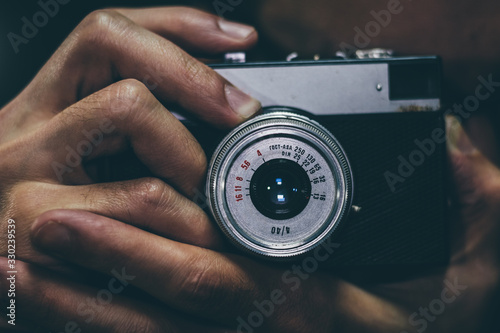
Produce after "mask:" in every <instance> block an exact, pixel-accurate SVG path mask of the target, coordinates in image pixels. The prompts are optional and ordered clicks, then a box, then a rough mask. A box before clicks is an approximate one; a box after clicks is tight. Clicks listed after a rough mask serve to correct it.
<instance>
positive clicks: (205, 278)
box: [176, 257, 226, 307]
mask: <svg viewBox="0 0 500 333" xmlns="http://www.w3.org/2000/svg"><path fill="white" fill-rule="evenodd" d="M189 265H190V266H191V267H192V269H190V271H189V273H188V275H187V276H185V277H184V279H183V281H182V284H181V286H180V288H178V291H177V295H176V298H177V299H178V300H179V301H181V302H185V303H186V304H188V305H189V304H199V305H200V306H201V305H203V304H206V305H207V306H211V307H213V305H214V304H217V299H218V300H221V299H222V298H223V297H222V295H223V294H225V293H226V290H225V288H223V286H222V278H221V276H220V272H219V271H218V270H217V269H216V268H217V265H214V263H213V262H210V261H209V260H206V259H205V258H202V259H200V258H198V257H197V258H193V260H191V262H190V263H189Z"/></svg>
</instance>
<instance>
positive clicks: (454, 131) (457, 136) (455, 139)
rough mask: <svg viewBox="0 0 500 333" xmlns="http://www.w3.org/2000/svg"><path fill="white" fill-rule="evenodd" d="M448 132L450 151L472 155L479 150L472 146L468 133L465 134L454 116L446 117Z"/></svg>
mask: <svg viewBox="0 0 500 333" xmlns="http://www.w3.org/2000/svg"><path fill="white" fill-rule="evenodd" d="M446 131H447V142H448V149H449V150H450V151H459V152H461V153H463V154H472V153H473V152H475V151H476V150H477V149H476V147H474V146H473V145H472V142H471V141H470V139H469V137H468V136H467V133H465V131H464V128H463V127H462V124H461V123H460V121H458V119H457V118H456V117H454V116H450V115H448V116H446Z"/></svg>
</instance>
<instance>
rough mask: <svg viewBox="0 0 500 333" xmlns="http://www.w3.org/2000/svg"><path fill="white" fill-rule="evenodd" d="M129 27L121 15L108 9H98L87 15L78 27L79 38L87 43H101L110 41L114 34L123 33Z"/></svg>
mask: <svg viewBox="0 0 500 333" xmlns="http://www.w3.org/2000/svg"><path fill="white" fill-rule="evenodd" d="M128 26H129V22H128V20H126V19H125V18H124V17H123V16H122V15H121V14H119V13H118V12H116V11H114V10H110V9H99V10H96V11H93V12H92V13H90V14H89V15H87V16H86V17H85V18H84V19H83V21H82V22H81V23H80V25H79V26H78V29H77V32H78V36H80V38H83V39H84V40H86V41H87V42H91V43H101V42H105V41H108V40H111V39H112V38H113V36H115V34H114V32H120V31H123V29H126V28H127V27H128Z"/></svg>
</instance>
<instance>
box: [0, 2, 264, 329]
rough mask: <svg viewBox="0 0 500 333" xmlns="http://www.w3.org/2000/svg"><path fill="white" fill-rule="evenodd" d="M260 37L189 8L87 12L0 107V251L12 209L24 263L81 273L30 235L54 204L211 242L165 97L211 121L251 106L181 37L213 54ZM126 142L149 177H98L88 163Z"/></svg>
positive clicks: (194, 169)
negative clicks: (99, 181)
mask: <svg viewBox="0 0 500 333" xmlns="http://www.w3.org/2000/svg"><path fill="white" fill-rule="evenodd" d="M256 40H257V34H256V32H255V30H254V29H253V28H251V27H247V26H243V25H240V24H236V23H230V22H228V21H224V20H221V19H220V18H217V17H215V16H212V15H209V14H206V13H203V12H200V11H197V10H194V9H188V8H175V7H173V8H155V9H142V10H130V9H118V10H103V11H97V12H94V13H92V14H90V15H89V16H88V17H87V18H85V19H84V20H83V22H82V23H81V24H80V25H79V26H78V27H77V28H76V29H75V30H74V31H73V33H72V34H71V35H70V36H69V37H68V38H67V40H66V41H65V42H64V43H63V44H62V45H61V47H60V48H59V49H58V50H57V51H56V52H55V54H54V55H53V57H52V58H51V59H50V60H49V61H48V62H47V64H46V65H45V66H44V67H43V68H42V69H41V70H40V72H39V73H38V75H37V76H36V77H35V78H34V80H33V81H32V82H31V83H30V84H29V85H28V86H27V87H26V89H24V90H23V91H22V92H21V93H20V95H19V96H18V97H17V98H15V99H14V100H13V101H12V102H11V103H9V104H8V105H7V106H5V107H4V108H3V109H2V110H1V111H0V156H2V157H1V159H0V184H1V187H0V237H1V239H2V241H0V255H2V256H3V257H7V250H8V244H7V230H8V220H9V219H13V220H15V222H16V230H15V232H16V245H17V246H16V259H17V260H19V261H18V263H19V264H20V265H22V264H21V263H20V261H24V262H25V263H31V264H38V265H41V266H43V267H45V268H52V269H57V270H58V271H64V272H66V273H68V274H69V273H71V274H72V275H73V276H76V277H79V278H80V279H81V278H82V276H81V272H75V270H74V268H73V267H68V266H67V265H66V264H65V263H63V262H61V261H60V260H54V259H53V258H51V257H49V256H47V255H44V254H42V253H40V252H39V251H37V250H36V249H34V248H33V246H32V245H31V241H30V234H29V233H30V227H31V225H32V223H33V221H34V220H35V218H36V217H37V216H38V215H40V214H41V213H43V212H45V211H48V210H53V209H82V210H86V211H90V212H94V213H96V214H101V215H103V216H110V217H113V218H116V219H120V220H122V221H129V222H131V221H134V223H136V224H137V225H138V226H141V227H142V228H148V229H149V230H151V231H152V232H155V233H157V234H159V235H163V236H167V237H170V238H172V239H177V240H179V241H185V242H194V243H196V244H198V245H199V246H208V245H210V244H213V243H216V242H217V241H218V234H215V233H211V232H212V230H211V229H205V230H204V229H202V227H203V226H204V225H205V224H207V223H208V217H207V216H206V215H205V214H204V213H203V211H202V210H201V209H200V208H199V207H198V206H196V205H195V204H194V203H193V202H191V201H190V200H188V199H187V197H189V196H191V195H192V194H193V190H194V189H195V188H196V187H197V186H198V184H199V183H200V181H201V180H202V179H203V178H204V176H205V168H206V157H205V155H204V153H203V151H202V149H201V147H200V146H199V144H198V143H197V142H196V140H195V139H194V138H193V137H192V135H191V134H190V133H189V132H188V131H187V130H186V129H185V128H184V126H182V125H181V123H180V122H179V121H178V120H177V119H176V118H175V117H174V116H173V115H172V114H171V113H170V112H168V111H167V109H166V108H165V107H164V106H163V104H168V105H176V106H177V107H179V108H181V109H182V110H184V111H185V112H186V114H187V115H188V116H191V117H196V118H198V119H200V120H201V121H204V122H207V123H210V124H212V125H215V126H219V127H232V126H234V125H236V124H238V123H240V122H241V121H243V120H245V119H246V118H248V117H250V116H251V115H252V114H253V113H254V112H256V111H258V110H259V108H260V104H259V103H258V102H257V101H255V100H254V99H252V98H251V97H249V96H247V95H245V94H243V93H241V92H239V90H238V89H237V88H235V87H233V86H232V85H231V84H230V83H229V82H227V81H226V80H225V79H223V78H222V77H220V76H219V75H218V74H216V73H215V72H214V71H213V70H211V69H210V68H208V67H207V66H205V65H204V64H202V63H201V62H199V61H198V60H196V59H195V58H193V57H191V56H190V55H188V53H186V51H184V50H183V49H181V47H182V48H184V49H185V50H187V51H190V52H195V53H198V54H214V53H220V52H225V51H230V50H241V49H245V48H248V47H251V46H252V45H253V44H254V43H255V42H256ZM174 42H175V43H176V44H174ZM160 101H161V102H160ZM152 143H154V144H152ZM124 150H132V151H133V152H134V153H135V155H136V156H137V157H138V158H139V159H140V161H141V162H142V163H143V164H145V165H146V166H147V167H148V168H149V169H150V170H151V172H152V173H153V174H154V175H155V176H156V177H157V178H147V179H136V180H132V181H123V182H117V183H107V184H95V181H94V179H93V177H92V175H91V173H90V172H89V169H88V168H87V165H88V164H90V163H92V162H93V161H95V160H97V159H98V158H100V157H103V156H108V155H111V154H114V153H118V152H121V151H124ZM200 235H203V236H204V237H201V236H200ZM207 242H208V243H207ZM2 260H3V259H2ZM4 272H6V271H4ZM3 285H4V280H2V286H3ZM2 296H4V295H3V294H2ZM5 319H6V318H4V317H2V318H1V319H0V327H3V325H5Z"/></svg>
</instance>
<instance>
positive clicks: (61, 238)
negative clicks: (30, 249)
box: [34, 221, 71, 254]
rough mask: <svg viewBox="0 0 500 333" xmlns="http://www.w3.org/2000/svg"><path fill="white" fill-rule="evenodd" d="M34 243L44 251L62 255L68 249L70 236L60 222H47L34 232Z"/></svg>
mask: <svg viewBox="0 0 500 333" xmlns="http://www.w3.org/2000/svg"><path fill="white" fill-rule="evenodd" d="M34 241H35V243H36V245H38V246H40V247H42V248H43V249H45V250H48V251H51V252H58V253H59V254H63V253H61V252H63V251H67V250H69V248H70V244H71V234H70V231H69V229H68V228H67V227H66V226H64V225H63V224H61V223H60V222H54V221H48V222H46V223H45V224H43V225H42V226H41V227H39V229H38V230H37V231H35V233H34Z"/></svg>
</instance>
